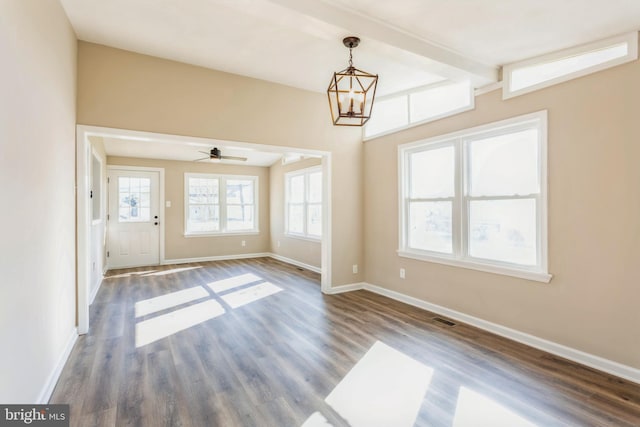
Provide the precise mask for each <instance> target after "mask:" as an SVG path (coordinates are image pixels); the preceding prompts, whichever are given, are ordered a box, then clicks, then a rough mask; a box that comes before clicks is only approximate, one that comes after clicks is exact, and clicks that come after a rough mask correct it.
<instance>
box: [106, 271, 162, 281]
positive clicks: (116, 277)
mask: <svg viewBox="0 0 640 427" xmlns="http://www.w3.org/2000/svg"><path fill="white" fill-rule="evenodd" d="M156 271H158V270H146V271H130V272H129V273H122V274H116V275H114V276H106V277H105V279H122V278H125V277H133V276H144V275H147V274H149V273H155V272H156Z"/></svg>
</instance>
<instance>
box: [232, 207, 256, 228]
mask: <svg viewBox="0 0 640 427" xmlns="http://www.w3.org/2000/svg"><path fill="white" fill-rule="evenodd" d="M252 229H253V206H246V205H245V206H240V205H233V206H227V230H228V231H236V230H252Z"/></svg>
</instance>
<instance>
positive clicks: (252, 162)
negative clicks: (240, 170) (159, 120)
mask: <svg viewBox="0 0 640 427" xmlns="http://www.w3.org/2000/svg"><path fill="white" fill-rule="evenodd" d="M102 141H103V142H104V149H105V152H106V153H107V154H108V155H109V156H120V157H141V158H146V159H163V160H180V161H187V162H191V161H195V160H199V159H203V158H206V157H208V154H206V153H209V152H210V151H211V149H212V148H214V147H216V148H218V149H219V150H220V152H221V153H222V155H223V156H234V157H245V158H246V159H247V160H246V161H242V160H229V159H223V160H210V159H205V160H200V162H202V163H224V164H232V165H244V166H271V165H273V164H274V163H275V162H277V161H279V160H280V159H282V156H283V153H282V152H279V153H277V152H269V151H262V150H258V149H255V148H247V147H246V146H242V145H240V144H233V143H226V142H222V143H220V142H219V141H218V142H215V143H199V142H196V143H194V142H192V141H189V142H185V141H183V140H182V139H181V138H178V137H176V138H175V139H158V140H154V139H153V138H143V139H136V138H131V137H129V136H127V135H122V136H117V137H115V136H111V137H106V136H105V137H103V138H102ZM294 154H295V153H284V155H289V156H291V155H294Z"/></svg>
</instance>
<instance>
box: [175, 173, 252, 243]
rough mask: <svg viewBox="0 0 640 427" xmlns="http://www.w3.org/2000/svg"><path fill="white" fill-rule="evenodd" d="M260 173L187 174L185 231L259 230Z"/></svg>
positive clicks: (224, 231)
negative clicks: (251, 174)
mask: <svg viewBox="0 0 640 427" xmlns="http://www.w3.org/2000/svg"><path fill="white" fill-rule="evenodd" d="M257 211H258V177H256V176H236V175H212V174H196V173H187V174H185V234H186V235H208V234H218V233H245V232H257V231H258V216H257Z"/></svg>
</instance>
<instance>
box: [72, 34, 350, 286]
mask: <svg viewBox="0 0 640 427" xmlns="http://www.w3.org/2000/svg"><path fill="white" fill-rule="evenodd" d="M77 114H78V123H80V124H85V125H96V126H106V127H113V128H122V129H132V130H142V131H150V132H161V133H169V134H176V135H188V136H199V137H209V138H218V139H226V140H232V141H245V142H253V143H260V144H269V145H277V146H288V147H300V148H307V149H315V150H323V151H327V152H331V155H332V161H331V165H332V166H331V167H332V181H333V182H335V183H339V185H334V186H333V190H332V204H333V212H332V223H333V229H332V237H333V238H332V246H331V250H332V263H331V272H332V283H333V284H334V285H339V284H347V283H354V282H359V281H361V280H362V275H361V274H356V275H354V274H352V272H351V265H352V264H360V265H362V260H363V246H362V244H363V226H362V194H363V188H362V153H363V147H362V143H361V142H360V141H361V133H360V129H358V128H349V127H335V126H332V125H331V120H330V118H329V110H328V105H327V100H326V95H323V94H319V93H312V92H307V91H304V90H299V89H294V88H291V87H287V86H282V85H278V84H274V83H268V82H265V81H261V80H256V79H251V78H246V77H241V76H237V75H233V74H227V73H222V72H219V71H213V70H209V69H205V68H200V67H195V66H191V65H186V64H182V63H178V62H173V61H168V60H164V59H160V58H154V57H150V56H145V55H140V54H136V53H132V52H126V51H122V50H118V49H112V48H108V47H105V46H100V45H95V44H91V43H85V42H80V43H79V44H78V110H77Z"/></svg>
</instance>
